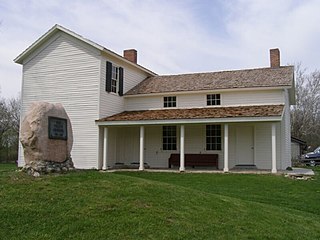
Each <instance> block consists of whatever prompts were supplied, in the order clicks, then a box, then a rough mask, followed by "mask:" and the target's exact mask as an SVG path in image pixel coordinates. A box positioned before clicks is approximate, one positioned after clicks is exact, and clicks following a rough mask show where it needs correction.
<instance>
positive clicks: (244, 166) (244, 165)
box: [233, 164, 257, 169]
mask: <svg viewBox="0 0 320 240" xmlns="http://www.w3.org/2000/svg"><path fill="white" fill-rule="evenodd" d="M233 169H257V166H256V165H253V164H239V165H236V166H234V168H233Z"/></svg>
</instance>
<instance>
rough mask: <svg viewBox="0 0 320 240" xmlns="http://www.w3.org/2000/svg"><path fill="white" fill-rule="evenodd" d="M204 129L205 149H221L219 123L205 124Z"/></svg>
mask: <svg viewBox="0 0 320 240" xmlns="http://www.w3.org/2000/svg"><path fill="white" fill-rule="evenodd" d="M205 131H206V151H221V150H222V127H221V125H220V124H210V125H206V129H205ZM208 133H209V134H208Z"/></svg>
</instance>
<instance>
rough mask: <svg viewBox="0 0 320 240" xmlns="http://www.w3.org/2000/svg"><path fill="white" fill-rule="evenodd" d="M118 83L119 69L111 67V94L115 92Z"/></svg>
mask: <svg viewBox="0 0 320 240" xmlns="http://www.w3.org/2000/svg"><path fill="white" fill-rule="evenodd" d="M118 82H119V68H118V67H116V66H114V65H112V75H111V92H114V93H116V92H117V86H118Z"/></svg>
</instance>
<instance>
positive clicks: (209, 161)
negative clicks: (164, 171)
mask: <svg viewBox="0 0 320 240" xmlns="http://www.w3.org/2000/svg"><path fill="white" fill-rule="evenodd" d="M168 162H169V164H168V165H169V168H171V166H180V154H178V153H172V154H171V155H170V158H169V161H168ZM184 165H185V166H186V167H192V168H194V167H215V168H218V154H195V153H187V154H184Z"/></svg>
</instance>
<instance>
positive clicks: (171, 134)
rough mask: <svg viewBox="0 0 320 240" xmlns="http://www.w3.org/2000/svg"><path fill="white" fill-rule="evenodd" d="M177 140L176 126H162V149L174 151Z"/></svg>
mask: <svg viewBox="0 0 320 240" xmlns="http://www.w3.org/2000/svg"><path fill="white" fill-rule="evenodd" d="M177 141H178V138H177V126H162V150H163V151H176V150H177V144H178V142H177Z"/></svg>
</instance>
